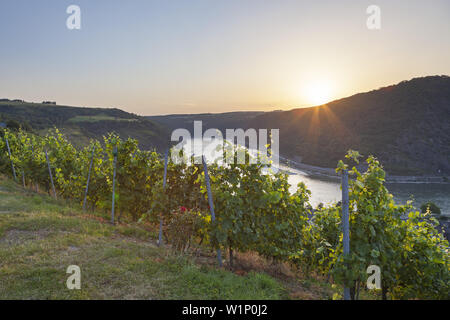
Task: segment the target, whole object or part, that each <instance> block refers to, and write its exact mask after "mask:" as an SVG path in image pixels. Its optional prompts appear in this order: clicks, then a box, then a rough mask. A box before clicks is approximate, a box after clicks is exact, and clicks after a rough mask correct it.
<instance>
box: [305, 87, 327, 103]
mask: <svg viewBox="0 0 450 320" xmlns="http://www.w3.org/2000/svg"><path fill="white" fill-rule="evenodd" d="M305 96H306V99H307V100H308V102H309V103H310V104H312V105H314V106H317V105H321V104H324V103H326V102H328V101H330V100H331V86H330V85H329V84H328V83H327V82H326V81H318V82H313V83H311V84H309V85H308V86H306V90H305Z"/></svg>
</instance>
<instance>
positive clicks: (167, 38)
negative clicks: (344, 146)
mask: <svg viewBox="0 0 450 320" xmlns="http://www.w3.org/2000/svg"><path fill="white" fill-rule="evenodd" d="M71 4H76V5H78V6H79V7H80V8H81V30H69V29H67V27H66V19H67V17H68V16H69V14H67V13H66V9H67V7H68V6H69V5H71ZM372 4H376V5H378V6H379V7H380V9H381V29H380V30H369V29H368V28H367V26H366V20H367V18H368V16H369V15H368V14H367V13H366V9H367V7H368V6H369V5H372ZM449 13H450V2H449V1H445V0H439V1H433V2H432V3H429V2H428V3H427V2H424V1H396V2H395V3H392V2H389V1H386V0H383V1H376V3H373V2H372V1H359V2H357V3H355V1H349V0H344V1H339V3H337V2H336V1H325V0H324V1H321V2H316V3H313V4H310V3H308V2H307V1H300V0H297V1H294V0H280V1H267V2H262V1H254V0H247V1H234V0H231V1H219V0H217V1H206V0H193V1H189V2H187V1H180V0H178V1H175V0H174V1H170V2H169V1H165V2H159V1H142V0H135V1H128V2H123V1H118V0H114V1H104V0H99V1H95V2H92V1H87V0H78V1H65V0H64V1H58V2H57V3H55V2H54V1H51V0H44V1H39V2H37V1H26V0H18V1H14V2H8V3H4V2H2V3H1V4H0V37H1V38H2V40H3V43H4V44H6V45H5V46H4V49H3V50H1V51H0V67H1V70H2V77H0V98H10V99H23V100H25V101H30V102H41V101H44V100H50V101H56V102H57V103H58V104H60V105H68V106H80V107H82V106H86V107H100V108H120V109H123V110H125V111H128V112H133V113H136V114H140V115H163V114H187V113H188V114H193V113H222V112H236V111H271V110H289V109H293V108H299V107H310V106H314V105H320V104H321V103H322V102H328V101H332V100H336V99H341V98H344V97H348V96H351V95H353V94H357V93H360V92H367V91H371V90H375V89H378V88H380V87H385V86H388V85H392V84H396V83H398V82H400V81H403V80H410V79H412V78H415V77H424V76H431V75H448V74H450V59H448V57H449V56H450V42H449V41H445V39H450V19H449ZM319 102H320V103H319Z"/></svg>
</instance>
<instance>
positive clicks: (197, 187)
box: [0, 129, 450, 299]
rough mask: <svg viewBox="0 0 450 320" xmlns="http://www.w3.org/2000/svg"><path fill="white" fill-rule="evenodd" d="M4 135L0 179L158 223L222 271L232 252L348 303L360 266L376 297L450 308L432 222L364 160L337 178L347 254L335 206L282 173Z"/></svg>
mask: <svg viewBox="0 0 450 320" xmlns="http://www.w3.org/2000/svg"><path fill="white" fill-rule="evenodd" d="M1 134H2V138H1V140H0V173H2V174H4V175H8V176H10V177H11V178H12V179H15V180H16V181H17V183H20V184H22V185H23V187H25V188H29V189H32V190H34V191H36V192H38V191H41V192H42V191H45V192H49V193H50V194H51V195H52V196H54V197H56V198H64V199H67V200H68V201H71V202H73V203H77V204H79V205H80V206H83V207H84V208H86V210H89V211H92V212H102V211H103V212H111V211H112V212H114V213H115V215H112V219H113V220H112V222H120V221H130V220H131V221H136V222H144V221H145V222H150V223H152V224H154V225H155V226H159V225H160V223H161V226H162V228H161V230H162V236H163V239H162V243H169V244H170V245H171V246H172V248H174V249H175V250H180V251H186V250H188V248H189V247H190V246H191V245H192V244H194V243H195V244H201V245H202V246H204V247H208V248H210V249H211V250H212V251H216V250H220V251H219V252H222V253H225V255H226V256H227V259H228V260H229V265H230V266H232V265H233V252H235V251H237V252H256V253H258V254H259V255H260V256H262V257H264V258H266V259H268V260H270V261H274V262H286V263H289V264H290V265H291V266H292V268H294V269H296V270H298V271H299V272H303V273H311V272H314V273H316V274H321V275H325V276H327V277H328V279H329V281H330V282H333V283H334V284H337V285H340V286H345V287H349V288H350V292H351V297H352V299H358V297H359V295H360V291H361V290H365V287H366V280H367V276H368V275H367V273H366V270H367V267H368V266H370V265H376V266H379V267H380V269H381V290H380V295H381V296H382V298H384V299H386V298H391V299H414V298H418V299H450V296H449V292H450V255H449V243H448V241H447V240H445V238H444V237H443V235H442V234H441V233H439V232H438V231H437V229H436V225H437V223H438V222H437V221H436V220H435V219H434V218H433V217H432V216H431V214H430V213H429V212H427V213H424V214H423V213H420V212H419V211H418V210H415V209H414V208H413V207H412V206H411V205H410V204H406V205H400V204H397V203H396V202H395V200H394V198H393V196H392V195H391V194H390V193H389V191H388V190H387V188H386V187H385V185H384V182H385V172H384V170H383V168H382V166H381V164H380V163H379V161H378V160H377V159H376V158H374V157H372V156H369V157H368V158H367V159H366V160H365V161H366V163H367V167H368V169H367V170H366V172H359V171H358V170H357V169H356V167H355V166H351V164H356V163H358V162H359V159H360V155H359V154H358V153H357V152H355V151H349V153H348V155H347V156H346V159H345V161H340V162H339V163H338V166H337V169H336V170H337V171H338V172H340V171H342V170H349V171H348V172H349V175H350V177H351V179H350V180H349V208H350V254H348V255H344V254H343V236H342V219H341V217H342V209H341V207H342V206H341V203H335V204H333V205H330V206H321V207H319V208H315V209H313V208H312V207H311V205H310V204H309V197H310V191H309V190H308V189H307V187H306V185H304V184H303V183H300V184H298V185H297V188H296V191H295V192H294V193H290V192H289V187H290V185H289V183H288V177H287V174H285V173H283V172H278V173H276V174H264V173H263V169H264V167H263V164H251V163H246V164H228V165H225V166H224V165H221V166H219V165H217V164H215V163H212V164H209V165H208V168H207V173H208V174H207V175H205V168H204V166H203V165H202V164H194V163H193V162H192V164H189V165H188V164H186V162H184V163H173V162H172V161H170V158H169V161H168V162H167V166H166V165H165V159H164V157H163V156H162V155H161V154H158V153H157V152H156V151H144V150H140V149H139V148H138V141H136V140H134V139H131V138H129V139H127V140H122V139H120V138H119V136H117V135H115V134H109V135H107V136H105V137H104V139H103V141H96V140H92V141H91V142H90V144H89V145H87V146H85V147H84V148H82V149H77V148H75V147H74V146H73V145H72V144H71V143H70V142H69V141H68V140H67V139H66V138H65V137H64V136H63V135H62V134H61V133H60V132H59V131H58V130H57V129H55V130H53V131H51V132H49V133H48V134H47V135H46V136H37V135H34V134H30V133H28V132H25V131H17V132H13V131H8V130H4V131H3V132H2V133H1ZM247 157H250V155H249V154H247ZM208 177H209V179H208V181H207V178H208ZM207 182H209V183H210V187H211V190H210V191H211V192H210V195H209V196H208V188H207V185H208V184H207ZM87 186H88V188H87ZM113 190H114V192H113ZM212 209H213V210H214V213H215V219H212V215H211V212H212ZM404 217H408V218H407V219H404Z"/></svg>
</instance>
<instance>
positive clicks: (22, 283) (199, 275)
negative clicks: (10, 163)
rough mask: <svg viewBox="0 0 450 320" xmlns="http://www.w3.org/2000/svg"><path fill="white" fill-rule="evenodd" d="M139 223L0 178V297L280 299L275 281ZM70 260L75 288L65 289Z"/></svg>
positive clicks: (281, 292) (282, 289)
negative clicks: (176, 248) (115, 220)
mask: <svg viewBox="0 0 450 320" xmlns="http://www.w3.org/2000/svg"><path fill="white" fill-rule="evenodd" d="M155 236H156V234H154V233H153V232H151V231H148V230H146V229H144V228H141V227H140V226H138V225H120V226H111V225H110V224H108V223H105V222H102V221H100V219H93V218H92V217H91V218H89V217H88V216H87V215H84V214H82V213H81V212H80V210H79V208H78V207H76V206H75V207H74V206H70V205H68V204H67V203H65V202H64V201H57V200H54V199H52V198H50V197H48V196H46V195H38V194H35V193H32V192H29V191H25V190H23V189H22V188H21V187H19V186H18V185H16V184H15V183H13V182H11V181H10V180H7V179H5V178H2V177H0V299H284V298H287V297H288V292H287V289H286V287H285V285H283V283H282V282H280V281H279V280H278V279H275V278H273V277H271V276H269V275H267V274H264V273H256V272H250V273H248V274H247V275H245V276H239V275H237V274H234V273H232V272H230V271H226V270H224V269H219V268H217V267H214V266H208V265H205V264H203V265H201V264H198V263H196V262H195V257H193V256H189V255H179V254H175V253H173V252H172V251H171V250H169V249H167V248H159V247H157V246H156V245H155V244H154V239H155ZM69 265H78V266H79V267H80V269H81V290H69V289H67V287H66V280H67V278H68V276H69V274H66V270H67V267H68V266H69Z"/></svg>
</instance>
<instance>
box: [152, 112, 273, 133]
mask: <svg viewBox="0 0 450 320" xmlns="http://www.w3.org/2000/svg"><path fill="white" fill-rule="evenodd" d="M263 113H264V112H262V111H249V112H246V111H243V112H226V113H200V114H172V115H166V116H148V117H146V118H147V119H150V120H153V121H155V122H158V123H160V124H162V125H164V126H166V127H167V128H170V129H171V130H174V129H178V128H184V129H188V130H189V131H190V132H191V133H193V128H194V121H199V120H201V121H202V125H203V128H204V129H205V128H206V129H208V128H215V129H219V130H220V131H224V130H225V129H232V128H242V127H244V126H246V125H247V124H248V123H249V122H250V121H251V120H252V119H253V118H255V117H257V116H259V115H262V114H263Z"/></svg>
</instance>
